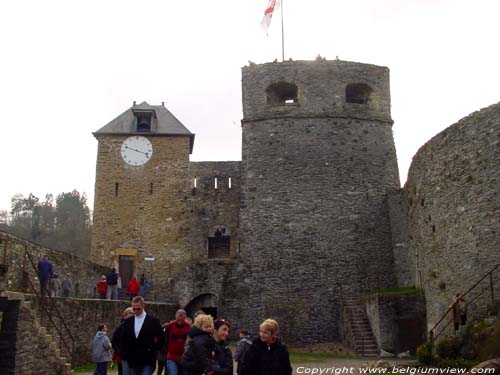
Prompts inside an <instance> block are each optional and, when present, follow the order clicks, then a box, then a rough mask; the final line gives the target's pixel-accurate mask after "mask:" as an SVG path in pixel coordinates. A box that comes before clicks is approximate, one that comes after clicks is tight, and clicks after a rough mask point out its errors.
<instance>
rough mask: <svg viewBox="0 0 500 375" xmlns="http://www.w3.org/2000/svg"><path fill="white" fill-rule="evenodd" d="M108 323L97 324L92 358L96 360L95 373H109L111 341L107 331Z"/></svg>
mask: <svg viewBox="0 0 500 375" xmlns="http://www.w3.org/2000/svg"><path fill="white" fill-rule="evenodd" d="M107 331H108V327H106V324H99V325H98V326H97V333H96V335H95V337H94V340H93V341H92V360H93V361H94V362H96V368H95V371H94V375H107V373H108V362H109V361H111V342H110V341H109V338H108V335H106V332H107Z"/></svg>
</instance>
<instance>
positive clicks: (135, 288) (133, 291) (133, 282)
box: [127, 276, 140, 299]
mask: <svg viewBox="0 0 500 375" xmlns="http://www.w3.org/2000/svg"><path fill="white" fill-rule="evenodd" d="M139 288H140V286H139V283H138V281H137V279H136V278H135V276H132V278H131V279H130V281H129V282H128V286H127V292H128V295H129V296H130V299H133V298H134V297H136V296H137V293H138V292H139Z"/></svg>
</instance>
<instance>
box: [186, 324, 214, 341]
mask: <svg viewBox="0 0 500 375" xmlns="http://www.w3.org/2000/svg"><path fill="white" fill-rule="evenodd" d="M207 334H209V333H207V332H205V331H202V330H201V329H199V328H198V327H196V326H194V325H192V326H191V327H189V332H188V336H189V337H191V338H193V337H196V336H200V335H207Z"/></svg>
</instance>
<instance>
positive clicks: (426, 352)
mask: <svg viewBox="0 0 500 375" xmlns="http://www.w3.org/2000/svg"><path fill="white" fill-rule="evenodd" d="M417 359H418V362H419V363H420V364H421V365H433V364H434V362H435V358H434V356H433V354H432V344H431V343H430V342H426V343H424V344H422V345H420V346H419V347H418V348H417Z"/></svg>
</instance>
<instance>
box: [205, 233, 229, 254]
mask: <svg viewBox="0 0 500 375" xmlns="http://www.w3.org/2000/svg"><path fill="white" fill-rule="evenodd" d="M230 249H231V235H230V233H229V228H228V227H227V225H217V226H216V227H214V228H212V229H211V230H210V232H209V234H208V257H209V258H211V259H213V258H229V257H230V254H231V251H230Z"/></svg>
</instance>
